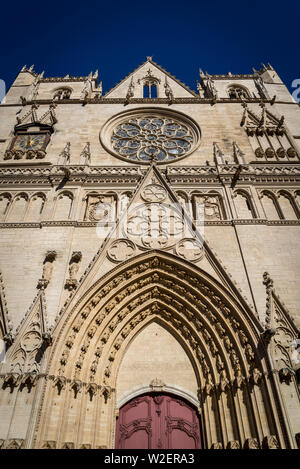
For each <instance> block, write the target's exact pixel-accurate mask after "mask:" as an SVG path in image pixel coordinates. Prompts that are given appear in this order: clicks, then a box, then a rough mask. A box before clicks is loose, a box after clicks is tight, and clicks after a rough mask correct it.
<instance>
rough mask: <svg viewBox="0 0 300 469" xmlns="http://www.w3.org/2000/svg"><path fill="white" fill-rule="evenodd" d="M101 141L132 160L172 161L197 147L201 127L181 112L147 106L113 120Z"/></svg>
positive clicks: (103, 132) (121, 155) (144, 162)
mask: <svg viewBox="0 0 300 469" xmlns="http://www.w3.org/2000/svg"><path fill="white" fill-rule="evenodd" d="M100 140H101V143H102V144H103V146H104V148H105V149H106V150H108V151H109V152H110V153H112V154H113V155H115V156H117V157H118V158H121V159H125V160H127V161H131V162H132V163H141V164H150V163H151V162H153V161H155V162H157V163H158V164H159V163H170V162H172V161H176V160H178V159H181V158H183V157H185V156H187V155H188V154H190V153H191V152H192V151H194V150H195V148H196V146H197V145H198V143H199V141H200V129H199V127H198V125H197V124H196V123H195V122H194V121H193V120H192V119H191V118H189V117H187V116H185V115H184V114H182V113H180V112H175V111H170V110H166V109H154V108H147V109H144V110H140V109H138V110H133V111H125V112H124V113H121V114H119V116H116V117H114V118H112V119H110V120H109V121H108V122H107V123H106V124H105V125H104V127H103V129H102V131H101V134H100Z"/></svg>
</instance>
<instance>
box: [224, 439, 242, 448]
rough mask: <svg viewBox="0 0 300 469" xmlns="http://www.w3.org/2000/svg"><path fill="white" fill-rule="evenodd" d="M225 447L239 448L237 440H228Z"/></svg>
mask: <svg viewBox="0 0 300 469" xmlns="http://www.w3.org/2000/svg"><path fill="white" fill-rule="evenodd" d="M227 449H241V447H240V443H239V442H238V441H237V440H233V441H229V443H228V445H227Z"/></svg>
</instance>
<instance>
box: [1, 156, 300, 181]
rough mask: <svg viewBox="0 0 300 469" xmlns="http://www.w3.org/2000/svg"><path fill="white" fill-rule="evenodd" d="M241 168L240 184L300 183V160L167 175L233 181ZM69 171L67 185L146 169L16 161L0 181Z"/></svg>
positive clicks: (124, 177) (134, 176)
mask: <svg viewBox="0 0 300 469" xmlns="http://www.w3.org/2000/svg"><path fill="white" fill-rule="evenodd" d="M239 168H241V170H240V173H239V179H238V181H237V185H239V184H240V183H245V182H246V183H259V184H261V183H263V184H266V185H270V184H273V183H293V184H294V183H299V181H300V164H291V163H290V164H285V163H274V164H273V163H267V164H261V163H256V162H255V163H250V164H244V165H242V166H240V165H237V164H231V165H219V166H218V169H219V172H218V170H217V167H216V166H207V165H205V166H167V167H166V170H165V171H166V176H167V178H168V180H169V181H170V182H171V183H173V184H178V183H179V184H182V183H188V184H193V183H194V184H197V183H199V181H201V183H208V184H212V183H214V184H218V183H219V182H220V179H221V180H222V181H223V182H225V183H231V182H232V180H233V178H234V176H235V174H236V172H237V171H238V170H239ZM66 170H67V172H68V181H67V184H66V185H67V186H68V185H69V184H70V183H73V184H74V183H75V184H79V185H81V184H85V183H87V184H98V183H101V182H104V183H106V184H114V183H118V184H135V185H136V184H137V182H138V181H139V180H140V178H141V176H142V175H143V174H144V172H145V170H146V169H145V168H141V167H140V166H129V165H128V166H88V165H65V166H62V165H51V164H48V165H36V164H34V165H29V164H28V165H22V164H21V165H20V164H18V165H15V164H0V183H1V185H2V186H3V185H12V184H16V185H22V184H24V185H28V184H42V185H45V184H46V185H47V186H48V185H49V184H50V186H54V185H57V184H59V182H61V179H62V178H64V177H65V175H66ZM163 171H164V170H163Z"/></svg>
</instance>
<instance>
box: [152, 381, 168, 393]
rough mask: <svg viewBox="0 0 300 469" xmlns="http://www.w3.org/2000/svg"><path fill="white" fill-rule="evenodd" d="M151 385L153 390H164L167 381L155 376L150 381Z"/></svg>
mask: <svg viewBox="0 0 300 469" xmlns="http://www.w3.org/2000/svg"><path fill="white" fill-rule="evenodd" d="M149 386H150V388H151V389H152V391H156V392H161V391H163V389H164V387H165V383H164V382H163V381H162V380H161V379H158V378H155V379H153V380H152V381H150V385H149Z"/></svg>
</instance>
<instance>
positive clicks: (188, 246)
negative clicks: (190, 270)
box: [176, 238, 203, 262]
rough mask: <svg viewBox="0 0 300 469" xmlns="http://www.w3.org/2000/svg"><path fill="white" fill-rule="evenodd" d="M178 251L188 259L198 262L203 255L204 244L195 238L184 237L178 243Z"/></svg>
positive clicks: (179, 254)
mask: <svg viewBox="0 0 300 469" xmlns="http://www.w3.org/2000/svg"><path fill="white" fill-rule="evenodd" d="M176 253H177V254H178V256H180V257H183V258H184V259H186V260H188V261H191V262H196V261H199V260H200V259H201V257H202V256H203V246H201V244H200V243H199V241H197V240H195V239H193V238H184V239H182V240H181V241H179V243H177V244H176Z"/></svg>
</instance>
